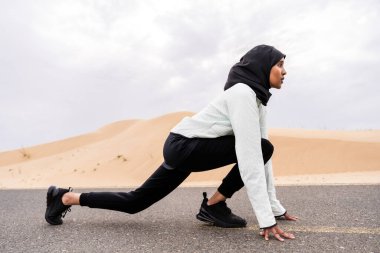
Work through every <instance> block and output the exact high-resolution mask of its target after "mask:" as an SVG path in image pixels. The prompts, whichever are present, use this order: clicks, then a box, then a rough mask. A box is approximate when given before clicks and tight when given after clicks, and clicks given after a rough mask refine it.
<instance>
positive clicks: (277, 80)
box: [269, 58, 286, 89]
mask: <svg viewBox="0 0 380 253" xmlns="http://www.w3.org/2000/svg"><path fill="white" fill-rule="evenodd" d="M284 61H285V58H282V59H281V60H279V61H278V62H277V63H276V64H275V65H274V66H273V67H272V69H271V70H270V75H269V83H270V86H271V87H272V88H276V89H281V85H282V83H283V81H284V76H285V75H286V70H285V68H284Z"/></svg>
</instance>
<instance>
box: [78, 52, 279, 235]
mask: <svg viewBox="0 0 380 253" xmlns="http://www.w3.org/2000/svg"><path fill="white" fill-rule="evenodd" d="M282 57H285V56H284V55H283V54H282V53H281V52H279V51H278V50H276V49H275V48H273V47H269V46H265V45H261V46H257V47H255V48H253V49H252V50H250V51H249V52H248V53H247V54H246V55H245V56H243V57H242V58H241V60H240V62H238V63H236V64H235V65H234V66H233V67H232V68H231V71H230V73H229V77H228V80H227V83H226V86H225V91H224V92H223V93H222V94H220V95H219V96H218V97H216V98H215V99H214V100H213V101H212V102H211V103H209V104H208V105H207V106H206V107H205V108H204V109H203V110H201V111H200V112H198V113H197V114H195V115H193V116H192V117H185V118H184V119H182V121H181V122H179V123H178V124H177V125H176V126H175V127H174V128H172V129H171V131H170V134H169V136H168V137H167V139H166V141H165V144H164V147H163V155H164V162H163V163H162V164H161V165H160V166H159V168H158V169H157V170H156V171H155V172H154V173H153V174H152V175H151V176H150V177H149V178H148V179H147V180H146V181H145V183H144V184H143V185H142V186H140V187H139V188H137V189H136V190H133V191H130V192H90V193H82V194H81V196H80V204H81V205H82V206H88V207H91V208H103V209H110V210H117V211H122V212H127V213H137V212H139V211H142V210H144V209H146V208H147V207H149V206H151V205H152V204H154V203H156V202H157V201H158V200H160V199H162V198H163V197H165V196H166V195H168V194H169V193H170V192H171V191H173V190H174V189H175V188H176V187H178V186H179V185H180V184H181V183H182V182H183V181H184V180H185V179H186V178H187V177H188V176H189V175H190V173H191V172H199V171H207V170H211V169H215V168H219V167H222V166H225V165H229V164H234V163H235V165H234V166H233V168H232V169H231V171H230V172H229V173H228V175H227V176H226V177H225V178H224V179H223V181H222V184H221V185H220V186H219V188H218V191H219V192H220V193H221V194H223V195H224V196H225V197H227V198H231V197H232V195H233V194H234V193H235V192H236V191H238V190H240V189H241V188H242V187H243V186H244V185H245V186H246V188H247V193H248V197H249V200H250V202H251V204H252V207H253V209H254V212H255V214H256V217H257V220H258V223H259V226H260V228H268V227H272V226H275V225H276V220H275V216H281V215H284V213H285V212H286V210H285V209H284V207H283V206H282V205H281V204H280V202H279V201H278V200H277V198H276V191H275V187H274V182H273V172H272V162H271V160H270V158H271V156H272V153H273V145H272V144H271V143H270V142H269V141H268V132H267V127H266V107H265V106H264V105H266V103H267V101H268V99H269V97H270V95H271V94H270V93H269V88H268V87H269V72H270V68H271V67H272V66H273V65H274V64H275V63H276V62H278V61H279V60H280V59H281V58H282ZM273 62H274V63H273ZM268 68H269V71H268ZM205 197H206V196H205Z"/></svg>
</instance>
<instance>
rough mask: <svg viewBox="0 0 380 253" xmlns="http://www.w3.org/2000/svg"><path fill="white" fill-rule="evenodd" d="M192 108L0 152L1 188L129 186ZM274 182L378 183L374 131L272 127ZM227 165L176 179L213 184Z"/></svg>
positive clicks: (378, 144) (157, 157) (156, 159)
mask: <svg viewBox="0 0 380 253" xmlns="http://www.w3.org/2000/svg"><path fill="white" fill-rule="evenodd" d="M192 114H193V113H191V112H177V113H171V114H167V115H163V116H161V117H158V118H154V119H150V120H125V121H119V122H115V123H113V124H110V125H108V126H105V127H103V128H101V129H99V130H97V131H95V132H93V133H89V134H86V135H81V136H77V137H72V138H69V139H65V140H61V141H57V142H52V143H47V144H42V145H38V146H34V147H29V148H24V149H20V150H13V151H8V152H3V153H0V178H1V180H0V188H44V187H47V186H49V185H51V184H57V185H62V186H73V187H77V188H78V187H134V186H138V185H140V184H141V183H142V182H143V181H144V180H145V179H146V178H147V177H148V176H149V175H150V174H151V173H152V172H153V171H154V170H155V169H156V168H157V167H158V166H159V165H160V164H161V163H162V161H163V157H162V146H163V143H164V141H165V139H166V137H167V135H168V133H169V131H170V129H171V128H172V127H173V126H174V125H175V124H176V123H177V122H179V121H180V120H181V119H182V118H183V117H184V116H189V115H192ZM269 135H270V140H271V141H272V142H273V144H274V146H275V153H274V156H273V163H274V170H275V177H276V182H277V184H285V185H286V184H324V183H325V184H337V183H338V184H342V183H350V184H357V183H371V184H373V183H375V184H378V183H380V155H379V154H380V130H373V131H317V130H303V129H270V131H269ZM231 167H232V165H229V166H225V167H223V168H220V169H216V170H212V171H208V172H201V173H193V174H192V175H191V176H190V177H189V178H188V179H187V180H186V181H185V183H184V184H183V185H182V186H197V185H200V186H204V185H217V184H219V183H220V181H221V179H222V178H223V177H224V176H225V175H226V174H227V172H228V171H229V170H230V168H231Z"/></svg>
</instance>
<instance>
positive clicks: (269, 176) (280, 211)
mask: <svg viewBox="0 0 380 253" xmlns="http://www.w3.org/2000/svg"><path fill="white" fill-rule="evenodd" d="M267 129H268V128H267V124H266V107H264V106H263V110H262V115H261V117H260V130H261V138H264V139H267V140H269V139H268V130H267ZM264 167H265V177H266V182H267V191H268V196H269V201H270V204H271V207H272V212H273V214H274V216H281V215H284V214H285V212H286V210H285V208H284V207H283V206H282V205H281V203H280V201H279V200H278V199H277V197H276V189H275V186H274V180H273V169H272V158H271V159H269V161H268V162H267V163H266V164H265V166H264Z"/></svg>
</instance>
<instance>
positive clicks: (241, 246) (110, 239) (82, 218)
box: [0, 185, 380, 253]
mask: <svg viewBox="0 0 380 253" xmlns="http://www.w3.org/2000/svg"><path fill="white" fill-rule="evenodd" d="M103 190H104V189H102V191H103ZM119 190H120V189H118V190H116V189H112V190H111V191H119ZM213 190H214V188H179V189H177V190H175V191H174V192H173V193H172V194H171V195H169V196H168V197H166V198H165V199H163V200H162V201H160V202H159V203H156V204H155V205H153V206H152V207H150V208H149V209H147V210H145V211H143V212H141V213H138V214H135V215H129V214H124V213H120V212H115V211H108V210H99V209H90V208H87V207H77V206H76V207H73V208H72V211H71V213H68V214H67V216H66V218H65V219H64V224H63V225H61V226H51V225H49V224H47V223H46V222H45V220H44V211H45V195H46V191H45V190H2V191H0V206H1V207H0V214H1V215H0V252H218V253H221V252H380V186H379V185H373V186H302V187H294V186H292V187H277V194H278V197H279V199H280V200H281V202H282V203H283V205H284V206H285V207H286V208H287V210H288V211H289V213H291V214H294V215H297V216H299V217H300V220H299V221H297V222H290V221H279V222H278V223H279V224H280V226H281V227H282V228H283V229H285V230H287V231H291V232H294V234H295V235H296V239H295V240H286V241H285V242H279V241H276V240H275V239H273V238H272V240H270V241H264V240H263V239H262V238H261V236H259V234H258V232H259V230H258V228H257V222H256V219H255V216H254V214H253V212H252V208H251V207H250V204H249V201H248V199H247V195H246V193H245V189H243V190H242V191H240V192H239V193H237V194H236V195H234V197H233V199H231V200H229V201H228V202H227V203H228V205H229V206H230V207H231V208H232V210H233V211H234V212H235V213H236V214H238V215H240V216H242V217H244V218H246V219H247V221H248V227H247V228H242V229H222V228H216V227H212V226H208V225H204V224H203V223H202V222H200V221H198V220H196V219H195V215H196V213H197V212H198V209H199V206H200V203H201V200H202V191H207V192H208V193H209V195H210V194H212V192H213ZM79 191H80V192H86V191H89V190H84V189H80V190H79Z"/></svg>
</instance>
